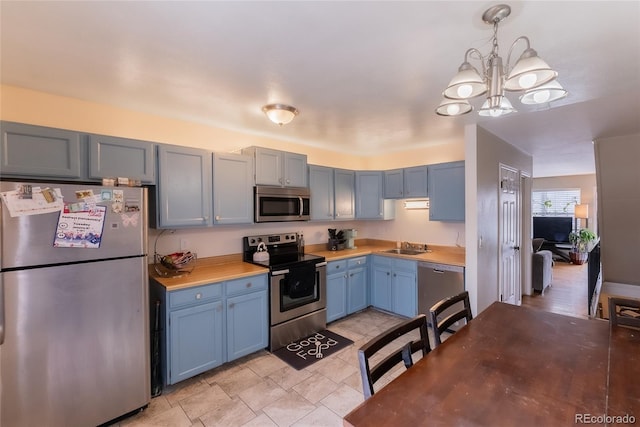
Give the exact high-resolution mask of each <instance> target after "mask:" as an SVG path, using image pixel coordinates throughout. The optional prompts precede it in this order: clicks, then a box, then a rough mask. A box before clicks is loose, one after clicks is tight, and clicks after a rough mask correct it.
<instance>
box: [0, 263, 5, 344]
mask: <svg viewBox="0 0 640 427" xmlns="http://www.w3.org/2000/svg"><path fill="white" fill-rule="evenodd" d="M3 343H4V282H3V280H2V275H1V274H0V345H2V344H3Z"/></svg>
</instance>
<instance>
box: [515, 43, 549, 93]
mask: <svg viewBox="0 0 640 427" xmlns="http://www.w3.org/2000/svg"><path fill="white" fill-rule="evenodd" d="M557 76H558V73H557V72H556V71H554V70H552V69H551V67H549V65H548V64H547V63H546V62H544V61H543V60H542V59H540V57H539V56H538V52H536V51H535V50H534V49H531V48H528V49H527V50H525V51H524V52H523V54H522V55H521V56H520V59H518V62H516V64H515V65H514V66H513V69H512V70H511V72H510V73H509V75H508V76H507V80H506V81H505V82H504V88H505V89H506V90H511V91H518V90H527V89H531V88H534V87H538V86H540V85H543V84H545V83H547V82H548V81H550V80H553V79H555V78H556V77H557Z"/></svg>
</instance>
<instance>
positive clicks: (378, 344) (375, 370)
mask: <svg viewBox="0 0 640 427" xmlns="http://www.w3.org/2000/svg"><path fill="white" fill-rule="evenodd" d="M414 331H419V333H420V338H418V339H415V340H413V339H411V338H409V337H407V341H406V342H403V343H402V345H400V346H399V347H398V348H395V349H394V350H393V351H392V352H391V353H389V354H388V355H387V356H386V357H384V358H383V359H382V360H381V361H379V362H377V363H376V364H375V365H374V366H371V365H370V359H371V358H372V357H373V356H374V355H375V354H377V353H378V352H379V351H380V350H382V349H383V348H385V347H386V346H387V345H389V344H391V343H393V342H394V341H395V340H397V339H399V338H400V337H403V336H404V335H406V334H409V333H411V332H414ZM417 351H422V355H423V356H425V355H427V354H428V353H429V352H430V351H431V346H430V345H429V335H428V333H427V317H426V316H425V315H424V314H420V315H418V316H416V317H414V318H413V319H409V320H406V321H403V322H401V323H400V324H398V325H396V326H394V327H392V328H390V329H388V330H386V331H385V332H383V333H381V334H380V335H378V336H377V337H375V338H373V339H371V340H370V341H369V342H367V343H366V344H365V345H363V346H362V347H361V348H360V349H359V350H358V362H359V364H360V376H361V377H362V391H363V393H364V398H365V399H368V398H369V397H371V396H372V395H373V394H374V388H373V385H374V384H375V383H376V381H378V380H379V379H380V378H381V377H382V376H383V375H384V374H386V373H387V372H389V371H390V370H391V369H393V368H394V367H395V366H397V365H398V364H399V363H401V362H403V361H404V365H405V367H406V368H407V369H408V368H409V367H411V366H412V365H413V359H412V357H411V355H412V354H413V353H415V352H417Z"/></svg>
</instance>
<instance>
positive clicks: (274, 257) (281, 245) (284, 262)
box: [243, 233, 325, 271]
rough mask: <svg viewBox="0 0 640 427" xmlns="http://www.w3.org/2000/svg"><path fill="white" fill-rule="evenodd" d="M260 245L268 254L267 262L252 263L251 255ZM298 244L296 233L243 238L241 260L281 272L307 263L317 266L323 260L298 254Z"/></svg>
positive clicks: (316, 256)
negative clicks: (242, 255) (242, 256)
mask: <svg viewBox="0 0 640 427" xmlns="http://www.w3.org/2000/svg"><path fill="white" fill-rule="evenodd" d="M262 243H264V247H266V249H267V252H269V260H268V261H254V260H253V254H254V253H255V252H256V251H257V250H258V245H261V244H262ZM298 243H299V241H298V235H297V234H296V233H283V234H270V235H261V236H248V237H244V238H243V251H244V252H243V253H244V258H243V259H244V261H246V262H250V263H252V264H256V265H261V266H263V267H268V268H269V269H270V270H271V271H275V270H283V269H287V268H291V267H293V266H296V265H302V264H307V263H314V264H317V263H319V262H323V261H324V260H325V258H324V257H322V256H318V255H310V254H303V253H300V247H299V246H298Z"/></svg>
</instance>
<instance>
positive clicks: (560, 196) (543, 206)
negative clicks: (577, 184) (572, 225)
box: [531, 189, 580, 217]
mask: <svg viewBox="0 0 640 427" xmlns="http://www.w3.org/2000/svg"><path fill="white" fill-rule="evenodd" d="M531 198H532V200H531V210H532V212H533V216H570V217H573V214H574V211H575V206H576V205H579V204H580V189H566V190H534V191H532V194H531Z"/></svg>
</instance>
